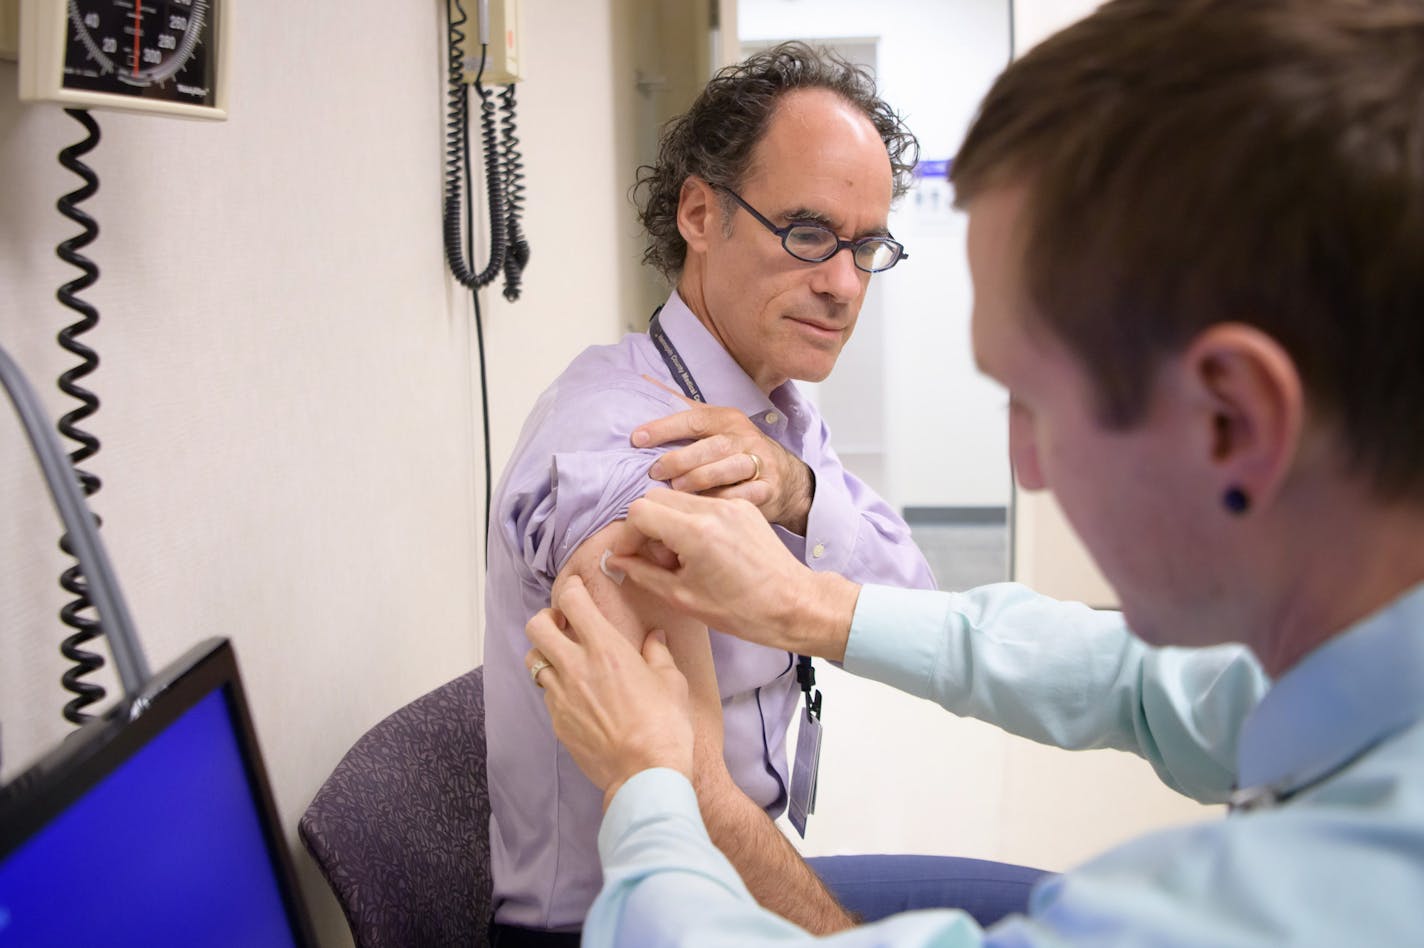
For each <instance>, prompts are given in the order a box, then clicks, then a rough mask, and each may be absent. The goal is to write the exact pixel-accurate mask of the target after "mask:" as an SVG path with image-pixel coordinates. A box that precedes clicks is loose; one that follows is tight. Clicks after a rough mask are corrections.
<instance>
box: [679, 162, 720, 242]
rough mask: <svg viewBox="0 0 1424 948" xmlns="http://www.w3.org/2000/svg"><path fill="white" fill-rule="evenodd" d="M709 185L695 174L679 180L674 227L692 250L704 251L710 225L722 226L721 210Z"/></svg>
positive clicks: (712, 226)
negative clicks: (680, 183) (675, 224)
mask: <svg viewBox="0 0 1424 948" xmlns="http://www.w3.org/2000/svg"><path fill="white" fill-rule="evenodd" d="M720 207H721V206H720V205H719V204H718V202H717V196H716V195H715V194H714V193H713V191H712V185H710V184H708V183H707V182H706V181H704V180H702V179H701V178H700V177H698V176H697V175H695V174H690V175H688V176H687V179H686V180H685V181H683V182H682V190H681V191H680V192H679V193H678V196H677V229H678V233H680V234H682V239H683V240H685V241H686V242H687V249H688V250H690V251H693V252H695V253H705V252H706V251H707V241H708V238H709V236H710V232H711V229H712V228H714V227H720V226H721V219H722V214H721V210H720Z"/></svg>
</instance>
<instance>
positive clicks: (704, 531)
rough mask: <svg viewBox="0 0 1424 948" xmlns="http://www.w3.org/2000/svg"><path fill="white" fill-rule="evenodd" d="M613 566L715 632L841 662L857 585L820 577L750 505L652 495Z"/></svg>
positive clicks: (639, 503)
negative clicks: (795, 555)
mask: <svg viewBox="0 0 1424 948" xmlns="http://www.w3.org/2000/svg"><path fill="white" fill-rule="evenodd" d="M626 523H627V526H629V527H631V528H632V529H631V530H626V531H624V533H623V535H622V536H621V537H620V538H619V540H618V541H617V544H616V545H615V546H614V548H613V553H614V555H613V556H612V557H610V559H609V565H610V566H612V567H614V568H616V569H619V570H622V571H623V572H624V573H626V574H627V576H628V579H629V580H631V581H632V582H633V583H635V584H636V585H637V586H639V587H640V588H642V589H645V590H647V591H648V592H649V593H651V594H652V595H654V596H656V597H658V598H659V599H661V600H663V601H664V602H666V603H667V604H668V605H670V606H671V607H673V608H674V609H677V610H679V611H681V612H684V613H687V614H688V615H691V616H693V617H694V618H696V619H699V620H701V621H703V622H705V623H707V625H708V626H710V627H712V628H715V629H719V630H721V631H723V632H729V633H731V634H733V635H736V636H738V637H740V638H744V639H747V640H748V641H751V642H757V643H759V644H762V645H769V646H772V647H774V648H784V649H787V650H789V651H794V652H801V653H805V654H811V655H820V656H823V657H826V658H833V659H840V658H842V657H844V655H845V643H846V639H847V637H848V636H849V634H850V620H851V616H852V614H853V613H854V612H855V603H856V599H857V598H858V597H859V595H860V587H859V586H857V585H856V584H854V583H852V582H850V581H849V580H847V579H844V578H843V577H840V576H837V575H836V574H834V573H814V572H812V571H811V570H809V569H807V568H806V566H805V565H804V564H803V563H801V562H800V561H799V560H797V559H796V558H795V557H794V556H792V555H791V553H790V552H789V551H787V549H786V547H785V546H783V545H782V543H781V541H780V540H779V539H777V536H776V534H775V533H773V532H772V530H771V528H770V527H769V526H767V523H766V521H765V520H764V519H763V518H762V516H761V514H760V513H759V512H758V511H757V509H756V508H755V507H753V506H752V505H751V504H750V503H747V502H744V501H739V500H732V501H726V500H710V499H708V498H706V497H696V496H693V495H691V494H683V493H679V492H676V491H669V490H653V491H649V492H648V493H647V494H645V495H643V497H641V498H640V499H638V500H635V501H634V502H633V504H632V506H630V507H629V508H628V519H627V521H626Z"/></svg>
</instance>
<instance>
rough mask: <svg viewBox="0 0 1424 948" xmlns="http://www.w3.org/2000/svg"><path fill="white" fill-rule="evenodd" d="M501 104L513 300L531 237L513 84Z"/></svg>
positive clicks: (508, 291)
mask: <svg viewBox="0 0 1424 948" xmlns="http://www.w3.org/2000/svg"><path fill="white" fill-rule="evenodd" d="M499 108H500V158H501V166H500V172H501V173H502V174H503V175H504V190H505V205H506V207H507V208H508V212H509V218H508V221H507V223H506V225H505V230H506V233H507V235H508V239H509V250H508V252H507V253H506V255H505V259H504V298H505V299H507V300H509V301H510V302H511V303H512V302H514V301H515V300H517V299H519V284H520V281H521V280H522V279H523V276H524V268H525V267H526V266H528V265H529V241H527V240H525V239H524V226H523V219H524V156H523V155H522V154H520V151H519V135H518V129H517V128H516V127H515V121H516V120H515V110H514V84H513V83H510V84H509V85H507V86H505V87H504V91H503V92H501V93H500V94H499Z"/></svg>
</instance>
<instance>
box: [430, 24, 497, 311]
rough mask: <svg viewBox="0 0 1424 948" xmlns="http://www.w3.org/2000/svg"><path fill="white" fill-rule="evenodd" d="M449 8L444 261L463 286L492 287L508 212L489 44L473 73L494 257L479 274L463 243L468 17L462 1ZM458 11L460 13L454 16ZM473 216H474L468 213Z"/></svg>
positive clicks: (467, 106) (467, 113)
mask: <svg viewBox="0 0 1424 948" xmlns="http://www.w3.org/2000/svg"><path fill="white" fill-rule="evenodd" d="M445 9H446V13H447V15H448V16H449V18H450V32H449V48H448V57H449V60H448V63H447V71H448V77H449V104H448V111H447V118H446V124H445V132H446V150H445V204H444V233H445V262H446V263H447V264H449V267H450V272H451V273H452V274H454V275H455V279H456V280H458V281H459V282H460V285H461V286H463V287H466V288H468V289H472V290H477V289H479V288H480V287H483V286H488V285H489V284H490V282H492V281H493V280H494V278H495V277H496V276H498V275H499V272H500V271H501V270H502V269H503V268H504V257H505V252H506V250H507V246H506V243H505V224H506V214H505V211H504V206H505V199H504V176H503V175H502V174H501V173H500V163H499V153H498V151H497V150H496V147H495V138H496V129H495V106H494V103H493V102H491V101H490V98H489V95H488V93H486V92H485V90H484V87H483V86H482V85H480V82H479V77H480V76H483V75H484V71H485V59H486V55H487V53H488V47H486V46H484V45H483V44H482V45H481V46H480V68H479V72H478V73H477V74H476V77H475V89H476V91H477V92H478V93H479V96H480V128H481V131H482V135H483V139H484V155H485V190H486V191H487V192H488V198H489V200H488V204H489V217H490V222H489V224H490V257H489V263H488V264H486V265H485V268H484V269H483V270H481V271H480V272H479V273H474V272H473V271H472V268H471V267H470V266H469V265H468V264H467V263H466V261H465V255H464V252H463V250H462V249H461V247H460V212H461V201H460V176H461V166H462V164H463V162H464V160H465V159H466V157H467V156H468V154H469V142H468V136H469V122H470V114H469V93H468V87H467V86H466V85H465V84H464V82H462V81H461V75H460V72H461V64H460V48H461V44H462V43H463V42H464V39H465V33H464V31H463V30H461V29H460V27H461V26H463V25H464V24H465V22H466V21H467V20H468V19H469V18H468V17H467V16H466V15H465V8H464V5H463V4H462V3H461V2H460V0H446V4H445ZM456 11H459V18H458V19H456ZM466 216H471V215H466Z"/></svg>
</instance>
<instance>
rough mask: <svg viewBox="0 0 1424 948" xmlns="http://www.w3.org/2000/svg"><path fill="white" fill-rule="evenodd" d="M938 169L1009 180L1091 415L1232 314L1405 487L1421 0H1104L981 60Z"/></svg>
mask: <svg viewBox="0 0 1424 948" xmlns="http://www.w3.org/2000/svg"><path fill="white" fill-rule="evenodd" d="M950 177H951V180H952V181H953V183H954V185H955V190H956V195H957V200H958V202H959V203H960V204H961V206H962V205H965V204H968V203H969V202H972V200H973V199H974V197H975V195H976V194H979V193H981V192H983V191H985V190H986V189H990V188H994V187H999V186H1004V185H1010V184H1022V185H1026V186H1027V188H1028V197H1027V203H1026V205H1025V208H1026V210H1025V216H1024V219H1023V220H1022V221H1021V225H1022V226H1023V227H1024V228H1025V235H1026V240H1025V248H1026V249H1025V256H1024V261H1023V264H1024V273H1025V275H1026V276H1025V279H1026V282H1027V285H1026V290H1027V293H1028V296H1029V299H1030V300H1031V302H1032V305H1033V307H1034V310H1035V317H1034V318H1036V319H1038V320H1040V321H1041V322H1043V323H1045V324H1046V325H1047V326H1048V328H1049V329H1050V330H1051V331H1052V332H1053V334H1054V335H1055V336H1056V337H1057V338H1059V339H1060V340H1062V341H1063V343H1064V344H1065V345H1067V346H1068V347H1069V348H1070V349H1071V350H1072V351H1073V352H1074V353H1075V355H1076V356H1077V357H1078V358H1079V359H1080V360H1081V361H1082V363H1083V365H1084V366H1085V368H1086V369H1087V371H1089V372H1090V373H1091V374H1092V375H1093V376H1094V377H1095V379H1096V382H1097V386H1098V394H1099V399H1100V415H1101V418H1102V420H1103V421H1104V423H1106V424H1108V425H1111V426H1114V427H1118V428H1125V427H1129V426H1131V425H1133V424H1135V423H1136V422H1137V421H1139V420H1140V418H1141V416H1142V413H1143V411H1144V410H1145V408H1146V401H1147V398H1148V387H1149V384H1150V382H1151V379H1152V377H1153V374H1154V372H1155V369H1156V366H1157V364H1158V360H1159V359H1161V358H1162V357H1163V356H1164V355H1166V354H1169V353H1171V352H1174V351H1179V350H1180V349H1181V348H1182V347H1183V346H1185V345H1186V344H1188V343H1189V342H1190V340H1191V339H1192V338H1193V337H1194V336H1196V335H1197V334H1198V333H1199V332H1200V331H1201V330H1203V329H1205V328H1206V327H1208V326H1210V325H1212V324H1213V323H1217V322H1224V321H1239V322H1244V323H1248V324H1251V325H1254V326H1256V327H1258V328H1260V329H1261V330H1262V331H1264V332H1266V333H1268V334H1269V335H1271V336H1272V337H1273V338H1274V339H1276V340H1277V341H1278V342H1279V343H1280V344H1281V345H1282V346H1283V347H1284V348H1285V349H1286V351H1287V352H1289V354H1290V356H1291V358H1292V359H1293V360H1295V363H1296V365H1297V368H1298V369H1299V371H1300V372H1301V375H1302V379H1303V382H1304V384H1305V386H1306V391H1307V397H1308V399H1309V400H1310V404H1311V407H1312V410H1313V411H1315V412H1318V413H1319V414H1320V415H1322V416H1323V417H1326V418H1327V419H1329V421H1330V422H1331V423H1333V424H1334V425H1336V426H1337V427H1338V429H1339V431H1340V433H1341V435H1342V437H1343V439H1344V443H1345V444H1346V446H1347V447H1348V449H1349V451H1350V454H1351V460H1352V462H1353V464H1354V468H1355V470H1357V471H1359V472H1361V473H1364V474H1365V475H1367V476H1368V477H1369V478H1370V480H1371V483H1372V484H1373V485H1374V487H1375V488H1376V492H1377V493H1378V494H1379V495H1380V496H1382V497H1386V498H1401V497H1412V498H1414V499H1416V500H1418V499H1424V434H1421V431H1422V430H1424V429H1421V425H1424V421H1421V419H1424V0H1114V2H1110V3H1107V4H1105V5H1103V6H1102V7H1101V8H1100V9H1099V10H1098V11H1097V12H1096V13H1094V14H1093V15H1092V16H1090V17H1088V18H1087V19H1085V20H1083V21H1081V22H1079V23H1077V24H1075V25H1074V26H1071V27H1069V28H1068V29H1067V30H1065V31H1063V32H1062V33H1059V34H1058V35H1056V36H1054V37H1052V38H1050V39H1048V40H1047V41H1045V42H1044V43H1043V44H1041V45H1040V46H1038V47H1036V48H1034V49H1033V50H1032V51H1031V52H1029V53H1028V54H1027V55H1026V56H1024V57H1023V58H1022V59H1020V60H1018V61H1017V62H1015V63H1014V64H1012V65H1011V66H1010V67H1009V68H1008V69H1007V70H1006V71H1005V72H1004V73H1003V75H1002V76H1001V77H1000V78H999V79H998V81H997V82H996V83H995V84H994V86H993V88H992V89H991V90H990V92H989V94H988V96H987V98H986V99H985V100H984V103H983V105H982V106H981V108H980V112H979V115H978V116H977V118H976V119H975V121H974V124H973V126H972V127H971V129H970V131H969V134H968V136H967V137H966V139H965V141H964V144H963V147H962V148H961V150H960V152H959V154H958V156H957V157H956V159H955V162H954V165H953V168H952V171H951V175H950Z"/></svg>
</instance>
